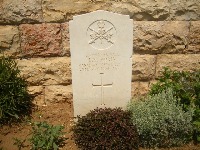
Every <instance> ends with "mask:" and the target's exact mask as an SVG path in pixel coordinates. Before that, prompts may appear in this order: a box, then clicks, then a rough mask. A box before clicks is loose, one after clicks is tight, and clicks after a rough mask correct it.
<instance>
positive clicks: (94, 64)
mask: <svg viewBox="0 0 200 150" xmlns="http://www.w3.org/2000/svg"><path fill="white" fill-rule="evenodd" d="M118 57H119V55H118V54H117V53H112V52H110V53H103V54H102V53H95V54H91V55H88V56H86V58H87V63H82V64H80V65H79V69H80V71H105V70H117V69H118V68H119V62H118V60H117V59H118Z"/></svg>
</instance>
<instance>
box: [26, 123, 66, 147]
mask: <svg viewBox="0 0 200 150" xmlns="http://www.w3.org/2000/svg"><path fill="white" fill-rule="evenodd" d="M63 129H64V127H63V126H53V125H50V124H48V123H47V122H35V123H33V125H32V136H31V138H30V142H31V144H32V149H33V150H57V149H58V147H59V146H61V145H62V144H63V142H64V140H65V139H66V138H64V137H63V135H64V132H63Z"/></svg>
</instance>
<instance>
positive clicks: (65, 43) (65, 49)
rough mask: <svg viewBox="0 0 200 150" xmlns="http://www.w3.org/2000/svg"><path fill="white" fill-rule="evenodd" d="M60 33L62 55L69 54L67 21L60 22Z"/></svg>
mask: <svg viewBox="0 0 200 150" xmlns="http://www.w3.org/2000/svg"><path fill="white" fill-rule="evenodd" d="M61 33H62V55H65V56H70V55H71V54H70V50H69V23H68V22H67V23H62V24H61Z"/></svg>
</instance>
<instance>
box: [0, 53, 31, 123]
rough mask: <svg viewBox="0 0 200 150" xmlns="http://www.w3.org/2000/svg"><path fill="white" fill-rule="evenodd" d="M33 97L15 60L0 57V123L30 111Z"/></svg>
mask: <svg viewBox="0 0 200 150" xmlns="http://www.w3.org/2000/svg"><path fill="white" fill-rule="evenodd" d="M30 107H31V98H30V97H29V95H28V92H27V84H26V82H25V80H24V79H23V78H21V77H20V71H19V69H18V67H17V64H16V62H15V61H14V60H12V59H9V58H5V57H1V58H0V124H1V123H5V122H8V121H11V120H13V119H18V118H20V116H22V115H26V114H28V113H29V112H30Z"/></svg>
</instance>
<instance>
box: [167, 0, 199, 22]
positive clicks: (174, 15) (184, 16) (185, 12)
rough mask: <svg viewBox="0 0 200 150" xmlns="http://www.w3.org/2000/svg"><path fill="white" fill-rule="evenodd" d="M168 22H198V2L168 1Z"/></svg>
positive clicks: (196, 0) (187, 0) (189, 0)
mask: <svg viewBox="0 0 200 150" xmlns="http://www.w3.org/2000/svg"><path fill="white" fill-rule="evenodd" d="M169 19H170V20H199V19H200V0H170V18H169Z"/></svg>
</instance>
